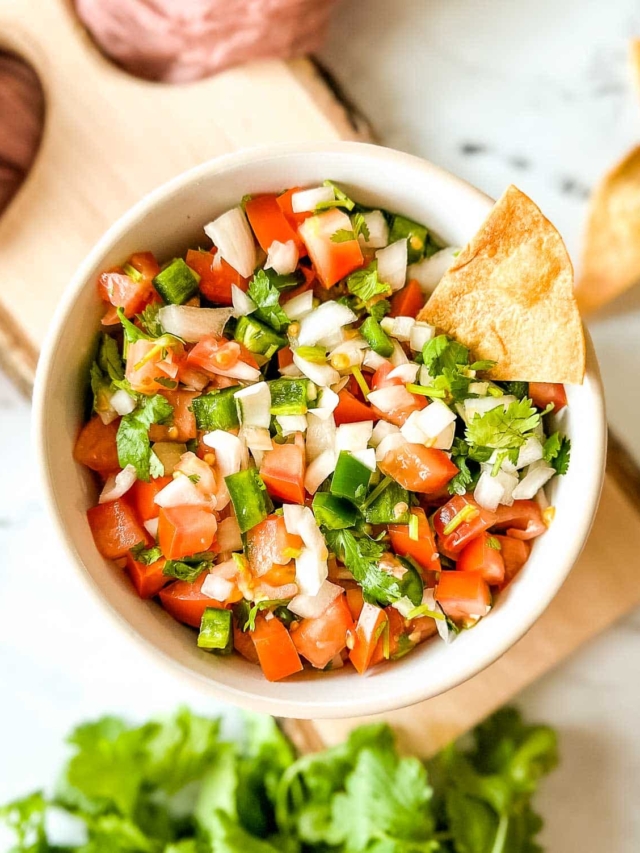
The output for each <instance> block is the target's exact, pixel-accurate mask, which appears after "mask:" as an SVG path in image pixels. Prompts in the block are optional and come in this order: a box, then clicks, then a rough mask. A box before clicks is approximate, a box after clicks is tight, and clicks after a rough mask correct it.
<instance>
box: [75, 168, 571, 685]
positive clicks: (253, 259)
mask: <svg viewBox="0 0 640 853" xmlns="http://www.w3.org/2000/svg"><path fill="white" fill-rule="evenodd" d="M204 233H205V235H206V238H204V237H203V245H202V246H200V247H195V248H189V249H188V250H187V251H186V253H185V255H184V256H183V257H179V258H174V259H172V260H170V261H168V262H166V263H164V264H162V265H161V264H160V263H159V262H158V261H157V260H156V258H155V257H154V256H153V255H152V254H151V253H150V252H138V253H136V254H134V255H132V256H131V257H130V258H127V259H123V263H122V266H120V267H116V268H113V269H109V270H105V271H104V272H103V273H101V274H100V276H99V277H98V282H97V287H98V293H99V295H100V297H101V299H102V300H103V301H104V305H105V313H104V317H103V320H102V325H103V330H102V332H101V334H100V339H99V343H98V349H97V355H96V358H95V361H94V363H93V365H92V368H91V376H90V385H91V395H92V414H91V417H90V418H89V420H88V421H87V422H86V424H85V425H84V426H83V428H82V430H81V432H80V435H79V437H78V439H77V443H76V447H75V458H76V460H77V461H78V462H80V463H82V464H83V465H86V466H87V467H89V468H90V469H92V471H94V472H95V475H96V478H97V479H98V481H99V483H100V487H101V493H100V497H99V500H98V503H97V504H96V506H94V507H92V508H91V509H90V510H89V511H88V514H87V517H88V522H89V525H90V528H91V531H92V533H93V536H94V539H95V543H96V547H97V548H98V550H99V551H100V553H101V554H102V555H103V556H104V557H106V558H107V559H110V560H113V561H115V562H116V563H117V564H118V565H119V566H120V567H122V568H124V570H125V571H126V572H127V574H128V575H129V577H130V579H131V583H132V584H133V586H134V588H135V590H136V592H137V593H138V595H139V596H140V597H141V598H154V599H156V600H157V601H158V603H159V604H160V606H162V607H163V608H164V609H165V610H166V611H167V612H168V613H169V614H170V615H171V616H172V617H173V618H174V619H177V620H178V621H180V622H182V623H184V624H186V625H189V626H191V627H193V628H194V629H195V631H196V632H197V633H195V634H194V642H196V643H197V645H198V646H199V647H200V648H201V649H203V650H206V651H208V652H213V653H214V654H223V655H226V654H231V653H236V654H240V655H242V656H243V657H244V658H246V659H247V660H249V661H251V662H252V663H256V664H259V665H260V666H261V668H262V670H263V672H264V675H265V676H266V677H267V678H268V679H270V680H274V681H275V680H279V679H282V678H286V677H287V676H290V675H293V674H295V673H296V672H299V671H301V670H302V669H303V668H304V667H312V668H316V669H319V670H329V669H336V668H339V667H343V666H347V665H351V666H353V667H355V669H356V670H357V671H358V672H359V673H364V672H366V671H367V670H368V669H369V668H370V667H373V666H376V665H378V664H380V663H382V662H383V661H386V660H395V659H397V658H400V657H402V656H403V655H406V654H407V653H409V652H411V650H412V649H413V648H415V646H417V645H419V644H420V643H422V642H424V641H425V640H427V639H428V638H430V637H432V636H434V635H439V636H440V637H442V638H443V639H445V640H446V641H447V642H450V641H451V640H453V639H454V638H455V637H456V635H457V634H458V633H459V632H460V631H462V630H467V629H469V628H471V627H473V626H474V625H475V624H477V622H478V621H479V620H481V619H483V618H485V617H486V616H487V614H488V613H489V611H490V610H491V607H492V603H493V601H494V599H495V596H496V595H498V594H499V593H500V591H501V590H502V589H504V588H505V586H506V585H507V584H509V583H510V582H511V580H512V579H513V578H514V576H515V575H516V574H517V573H518V571H519V570H520V569H521V568H522V566H523V565H524V563H525V562H526V560H527V558H528V556H529V550H530V543H531V540H533V539H534V538H536V537H537V536H539V535H541V534H542V533H544V532H545V530H546V529H547V526H548V525H549V524H550V523H551V521H552V519H553V514H554V510H553V507H551V506H549V504H548V501H547V499H546V497H545V493H544V487H545V485H546V484H547V483H548V482H549V481H550V480H551V479H552V478H553V477H554V476H556V475H562V474H564V473H566V470H567V467H568V463H569V451H570V444H569V440H568V439H567V438H566V437H565V436H563V435H562V434H560V433H559V432H552V433H549V432H548V431H547V428H546V415H547V414H548V413H549V412H551V411H554V412H558V411H559V410H560V409H562V408H563V407H564V406H565V405H566V402H567V401H566V396H565V392H564V387H563V385H561V384H558V383H541V382H539V383H533V382H532V383H530V384H529V383H527V382H521V381H509V382H506V381H493V380H492V379H490V378H489V374H490V372H491V370H492V368H493V367H494V366H495V364H494V362H492V361H488V360H478V359H476V357H475V356H474V353H473V352H471V351H470V350H469V349H468V348H467V347H466V346H464V345H463V344H462V343H460V342H459V341H457V340H456V339H455V336H451V335H446V334H441V333H440V331H439V330H438V329H436V328H434V327H433V326H432V325H430V324H429V323H427V322H425V321H424V320H421V319H420V317H421V311H422V309H423V306H424V304H425V301H426V299H427V296H428V292H429V290H430V289H432V288H433V286H434V285H435V284H436V283H437V280H438V279H439V278H440V277H441V276H442V274H443V272H444V271H445V270H446V267H447V265H448V263H451V261H452V260H453V259H454V257H455V255H456V251H455V249H454V248H451V247H443V246H441V245H439V243H438V241H437V240H436V238H435V237H434V236H433V235H432V233H431V232H430V231H429V229H428V228H427V227H426V226H425V225H422V224H420V223H417V222H413V221H412V220H411V219H409V218H407V217H405V216H402V215H400V214H395V213H391V212H389V211H387V210H381V209H370V208H367V207H365V206H363V205H361V204H359V203H357V202H356V201H355V200H353V199H351V198H350V197H349V196H347V194H346V193H345V192H343V190H341V189H340V188H339V187H338V186H336V185H335V184H333V183H332V182H330V181H325V183H324V185H323V186H320V187H313V188H307V189H301V188H292V189H289V190H287V191H286V192H283V193H280V194H263V195H255V196H245V197H244V198H243V199H242V201H241V203H240V204H239V205H238V206H237V207H235V208H233V209H231V210H229V211H227V212H226V213H224V214H222V215H221V216H219V217H218V218H217V219H215V220H214V221H212V222H210V223H208V224H207V225H205V227H204ZM205 244H206V245H205Z"/></svg>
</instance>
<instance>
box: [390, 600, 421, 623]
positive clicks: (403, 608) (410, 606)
mask: <svg viewBox="0 0 640 853" xmlns="http://www.w3.org/2000/svg"><path fill="white" fill-rule="evenodd" d="M391 606H392V607H394V608H395V609H396V610H397V611H398V613H399V614H400V615H401V616H403V617H404V618H405V619H406V618H407V617H408V616H409V614H410V613H411V611H412V610H415V609H416V606H415V604H414V603H413V602H412V601H411V599H410V598H407V596H406V595H403V596H402V598H399V599H398V600H397V601H394V602H393V604H392V605H391Z"/></svg>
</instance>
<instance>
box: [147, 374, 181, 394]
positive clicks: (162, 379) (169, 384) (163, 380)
mask: <svg viewBox="0 0 640 853" xmlns="http://www.w3.org/2000/svg"><path fill="white" fill-rule="evenodd" d="M153 381H154V382H157V383H158V385H162V387H163V388H168V389H169V391H174V390H175V389H176V388H177V387H178V383H177V381H176V380H175V379H169V377H168V376H154V377H153Z"/></svg>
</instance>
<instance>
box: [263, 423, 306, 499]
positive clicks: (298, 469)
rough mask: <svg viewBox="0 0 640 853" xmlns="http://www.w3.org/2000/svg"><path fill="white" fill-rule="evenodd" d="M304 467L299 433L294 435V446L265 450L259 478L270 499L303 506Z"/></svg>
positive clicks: (281, 446)
mask: <svg viewBox="0 0 640 853" xmlns="http://www.w3.org/2000/svg"><path fill="white" fill-rule="evenodd" d="M298 436H300V440H298ZM306 467H307V465H306V460H305V451H304V440H303V439H302V436H301V435H300V433H296V442H295V444H279V445H278V444H274V446H273V450H267V452H266V453H265V455H264V458H263V460H262V465H261V466H260V476H261V477H262V479H263V481H264V484H265V486H266V487H267V491H268V492H269V494H270V495H271V497H273V498H278V499H279V500H281V501H286V502H287V503H295V504H303V503H304V498H305V490H304V477H305V471H306Z"/></svg>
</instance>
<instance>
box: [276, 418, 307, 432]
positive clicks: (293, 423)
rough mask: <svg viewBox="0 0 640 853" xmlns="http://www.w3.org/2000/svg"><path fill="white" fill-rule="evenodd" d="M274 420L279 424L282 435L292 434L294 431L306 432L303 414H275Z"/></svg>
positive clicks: (305, 419) (305, 420)
mask: <svg viewBox="0 0 640 853" xmlns="http://www.w3.org/2000/svg"><path fill="white" fill-rule="evenodd" d="M276 421H277V422H278V423H279V424H280V428H281V429H282V434H283V435H284V436H287V435H293V433H294V432H306V430H307V418H306V416H305V415H276Z"/></svg>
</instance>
